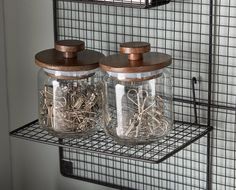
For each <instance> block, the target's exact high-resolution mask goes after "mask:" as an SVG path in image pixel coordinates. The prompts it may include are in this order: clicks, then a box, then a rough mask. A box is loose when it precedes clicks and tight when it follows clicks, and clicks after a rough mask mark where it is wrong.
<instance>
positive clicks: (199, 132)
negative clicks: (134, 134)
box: [11, 120, 211, 163]
mask: <svg viewBox="0 0 236 190" xmlns="http://www.w3.org/2000/svg"><path fill="white" fill-rule="evenodd" d="M209 131H211V128H209V127H206V126H202V125H193V124H184V123H176V124H175V127H174V130H173V131H172V132H171V133H170V134H169V135H168V136H166V137H165V138H164V139H161V140H159V141H158V142H156V143H153V144H150V145H142V146H141V145H140V146H122V145H119V144H117V143H115V142H114V141H113V140H112V139H111V138H110V137H108V136H107V135H106V134H105V133H104V132H103V131H98V132H97V133H96V134H94V135H92V136H88V137H86V138H82V139H73V138H71V139H59V138H57V137H54V136H52V135H50V134H49V133H48V132H47V131H46V130H45V129H43V128H41V127H40V125H39V124H38V121H37V120H36V121H34V122H32V123H29V124H27V125H25V126H23V127H21V128H18V129H16V130H14V131H12V132H11V136H15V137H18V138H23V139H27V140H31V141H36V142H40V143H44V144H49V145H54V146H59V147H67V148H73V149H79V150H80V151H84V152H91V153H98V154H103V155H110V156H117V157H121V158H126V159H133V160H139V161H145V162H150V163H160V162H162V161H163V160H165V159H167V158H169V157H170V156H172V155H173V154H175V153H176V152H178V151H180V150H181V149H183V148H185V147H186V146H188V145H189V144H191V143H193V142H194V141H196V140H198V139H199V138H201V137H203V136H204V135H206V134H207V133H208V132H209Z"/></svg>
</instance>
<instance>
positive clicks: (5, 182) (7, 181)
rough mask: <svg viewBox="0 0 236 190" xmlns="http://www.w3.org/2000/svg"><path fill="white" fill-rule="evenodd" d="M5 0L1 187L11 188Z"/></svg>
mask: <svg viewBox="0 0 236 190" xmlns="http://www.w3.org/2000/svg"><path fill="white" fill-rule="evenodd" d="M3 26H4V18H3V0H0V187H1V189H3V190H5V189H6V190H8V189H10V187H11V176H10V155H9V154H10V151H9V150H10V149H9V148H10V146H9V136H8V110H7V86H6V62H5V47H4V46H5V41H4V28H3Z"/></svg>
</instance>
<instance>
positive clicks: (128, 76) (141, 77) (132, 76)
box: [106, 69, 163, 81]
mask: <svg viewBox="0 0 236 190" xmlns="http://www.w3.org/2000/svg"><path fill="white" fill-rule="evenodd" d="M106 73H107V74H108V75H109V77H112V78H117V79H118V80H120V81H145V80H151V79H154V78H158V77H160V76H162V74H163V69H160V70H155V71H148V72H140V73H117V72H111V71H107V72H106Z"/></svg>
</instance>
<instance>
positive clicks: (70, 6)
mask: <svg viewBox="0 0 236 190" xmlns="http://www.w3.org/2000/svg"><path fill="white" fill-rule="evenodd" d="M55 9H56V12H55V14H56V15H55V16H56V27H55V31H56V38H57V40H60V39H68V38H69V39H81V40H84V41H85V42H86V47H87V48H90V49H94V50H98V51H101V52H102V53H104V54H105V55H109V54H112V53H116V52H117V51H118V48H119V44H120V43H122V42H125V41H146V42H149V43H150V44H151V47H152V51H159V52H164V53H168V54H170V55H172V57H173V64H172V66H171V67H170V70H171V72H172V75H173V77H174V81H173V85H174V96H175V100H180V101H176V102H175V107H174V109H175V117H176V120H181V121H189V122H190V121H193V119H194V116H193V115H194V113H193V107H192V104H190V103H189V102H190V101H191V100H192V91H191V89H192V85H191V80H192V78H193V77H196V78H197V81H198V83H197V85H196V93H197V99H198V102H201V104H205V106H204V107H206V106H207V102H208V96H207V95H208V66H209V64H208V63H209V60H208V59H209V36H210V34H209V3H203V2H202V1H200V0H198V1H186V2H185V3H183V2H182V1H175V2H171V3H169V4H168V5H165V6H160V7H158V8H155V9H135V8H127V7H113V6H101V5H91V4H83V3H76V2H71V1H61V0H57V1H56V3H55ZM183 100H184V101H183ZM183 102H185V103H183ZM204 107H203V108H202V109H198V110H199V113H198V115H199V117H200V118H201V120H200V121H201V122H202V123H203V124H204V123H206V119H207V114H206V110H205V109H204Z"/></svg>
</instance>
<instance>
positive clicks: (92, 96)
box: [38, 69, 101, 138]
mask: <svg viewBox="0 0 236 190" xmlns="http://www.w3.org/2000/svg"><path fill="white" fill-rule="evenodd" d="M48 71H49V70H44V69H41V70H40V71H39V73H38V91H39V106H38V107H39V124H40V125H41V126H42V127H43V128H44V129H46V130H48V132H49V133H51V134H52V135H54V136H57V137H59V138H78V137H84V136H87V135H89V134H91V133H93V132H95V131H97V128H98V127H99V126H100V118H101V90H100V89H101V82H100V79H101V76H100V75H99V72H97V71H96V72H95V71H94V72H89V73H86V72H82V73H79V74H78V73H75V74H74V75H73V76H71V75H67V76H66V77H64V76H55V75H52V74H51V72H48ZM65 73H67V74H68V72H64V73H63V74H65ZM57 74H58V73H57Z"/></svg>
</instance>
